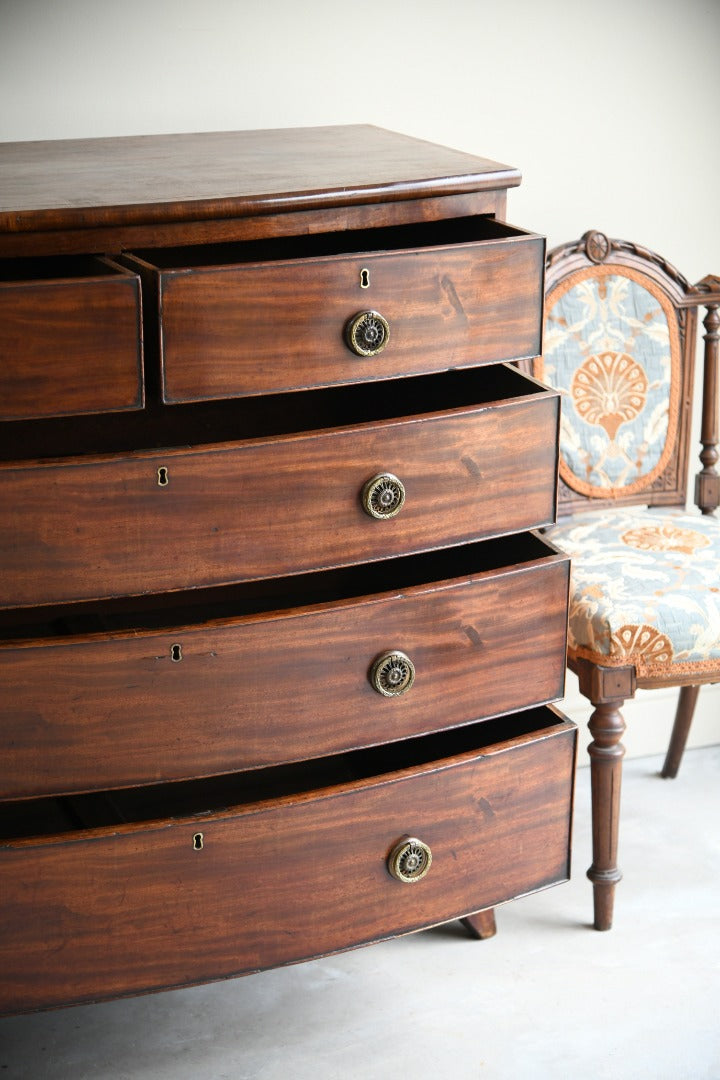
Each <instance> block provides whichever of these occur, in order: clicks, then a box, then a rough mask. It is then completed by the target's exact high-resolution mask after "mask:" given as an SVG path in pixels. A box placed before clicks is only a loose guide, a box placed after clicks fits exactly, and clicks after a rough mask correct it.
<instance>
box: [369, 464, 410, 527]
mask: <svg viewBox="0 0 720 1080" xmlns="http://www.w3.org/2000/svg"><path fill="white" fill-rule="evenodd" d="M362 504H363V510H364V511H365V513H366V514H369V515H370V517H374V518H379V519H382V518H391V517H395V515H396V514H399V513H400V511H401V510H402V508H403V506H404V505H405V488H404V486H403V483H402V481H401V480H398V478H397V476H393V474H392V473H378V475H377V476H373V478H372V479H371V480H368V482H367V483H366V484H365V487H364V488H363V490H362Z"/></svg>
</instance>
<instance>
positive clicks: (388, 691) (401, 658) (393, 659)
mask: <svg viewBox="0 0 720 1080" xmlns="http://www.w3.org/2000/svg"><path fill="white" fill-rule="evenodd" d="M370 682H371V683H372V688H373V690H377V692H378V694H382V695H383V697H398V696H399V695H400V694H406V693H407V691H408V690H409V689H410V687H411V686H412V684H413V683H414V682H415V665H414V664H413V662H412V660H411V659H410V657H409V656H406V655H405V653H404V652H397V651H395V652H387V653H383V654H382V656H378V658H377V660H376V661H375V662H374V664H373V666H372V668H371V669H370Z"/></svg>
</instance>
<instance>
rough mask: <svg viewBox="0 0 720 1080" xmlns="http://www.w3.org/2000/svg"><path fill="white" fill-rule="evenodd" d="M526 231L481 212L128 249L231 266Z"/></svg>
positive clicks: (161, 262) (148, 257)
mask: <svg viewBox="0 0 720 1080" xmlns="http://www.w3.org/2000/svg"><path fill="white" fill-rule="evenodd" d="M527 235H528V234H527V233H525V232H523V231H522V230H521V229H517V228H514V227H513V226H512V225H507V224H505V223H504V222H502V221H497V220H496V219H495V218H492V217H484V216H482V215H478V216H474V217H464V218H450V219H448V220H446V221H424V222H419V223H412V224H408V225H394V226H387V227H385V228H379V229H347V230H343V231H342V232H327V233H317V234H315V235H310V236H283V237H274V238H270V239H265V240H249V241H245V242H243V243H237V242H236V243H228V244H214V245H209V246H205V247H202V248H199V247H197V246H195V247H190V246H188V247H174V248H164V249H154V250H150V249H145V250H139V251H136V252H133V255H136V256H137V257H138V259H141V260H142V261H143V262H145V263H147V264H149V265H152V266H153V267H155V268H156V269H158V270H170V269H173V270H175V269H183V270H185V269H193V268H197V267H203V266H217V267H220V266H233V265H242V264H243V263H256V262H277V261H284V260H286V259H287V260H289V259H317V258H322V257H326V256H331V255H352V254H356V253H358V252H363V253H365V252H367V253H368V254H377V253H380V252H384V251H396V250H420V249H422V248H428V247H438V246H441V245H446V244H452V245H457V244H468V243H478V242H482V241H492V240H511V239H515V238H518V237H520V238H523V237H525V236H527Z"/></svg>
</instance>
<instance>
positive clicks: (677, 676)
mask: <svg viewBox="0 0 720 1080" xmlns="http://www.w3.org/2000/svg"><path fill="white" fill-rule="evenodd" d="M547 271H548V274H547V286H546V289H547V292H546V315H545V343H544V355H543V357H542V358H541V359H540V360H539V361H537V362H536V364H535V366H534V374H535V375H537V377H538V378H539V379H541V380H542V381H544V382H546V383H549V384H550V385H552V386H554V387H556V388H558V389H559V390H560V391H561V393H562V396H563V405H562V422H561V437H560V457H561V465H560V488H559V514H560V520H559V524H558V526H557V527H556V528H555V529H553V530H551V531H550V537H551V539H552V540H553V541H554V542H555V543H557V545H558V546H559V547H561V548H562V549H563V550H565V551H566V552H567V553H568V554H569V555H570V556H571V557H572V560H573V571H572V586H571V595H570V619H569V639H568V664H569V666H570V668H571V669H572V670H573V671H575V672H576V674H577V675H578V678H579V684H580V690H581V692H582V693H583V694H584V695H585V696H586V697H587V698H589V700H590V702H591V703H592V705H593V707H594V712H593V713H592V716H591V719H590V723H589V728H590V733H591V735H592V737H593V741H592V743H591V744H590V746H589V754H590V760H591V785H592V828H593V861H592V865H591V867H590V869H589V870H588V877H589V878H590V880H591V881H592V883H593V891H594V902H595V927H596V929H598V930H608V929H609V928H610V926H611V925H612V912H613V899H614V892H615V885H616V883H617V882H618V881H619V880H620V877H621V874H620V871H619V870H618V866H617V840H618V817H619V809H620V780H621V770H622V757H623V754H624V748H623V746H622V745H621V743H620V738H621V736H622V733H623V731H624V729H625V723H624V721H623V718H622V715H621V713H620V709H621V706H622V704H623V702H624V701H625V700H626V699H628V698H632V697H633V695H634V693H635V689H636V687H666V686H679V687H681V690H680V699H679V703H678V708H677V714H676V718H675V726H674V729H673V733H672V737H671V741H670V747H669V750H668V754H667V758H666V761H665V765H664V768H663V771H662V775H663V776H667V777H671V776H675V774H676V772H677V769H678V765H679V763H680V758H681V756H682V753H683V749H684V746H685V740H686V738H687V734H688V730H689V728H690V723H691V721H692V715H693V711H694V707H695V702H696V699H697V695H698V690H699V687H700V685H701V684H702V683H711V682H717V681H720V520H718V519H717V518H715V517H714V516H712V515H713V513H714V511H715V509H716V507H717V506H718V503H720V477H718V475H717V473H716V471H715V463H716V462H717V460H718V450H717V443H718V341H719V338H720V335H719V334H718V328H719V327H720V316H719V314H718V305H719V304H720V278H718V277H708V278H705V279H704V280H703V281H701V282H700V283H699V285H697V286H690V285H689V284H688V282H687V281H686V280H685V278H683V277H682V276H681V275H680V274H679V273H678V272H677V270H675V269H674V268H673V267H672V266H670V265H669V264H668V263H667V262H665V261H664V260H663V259H661V258H659V257H658V256H657V255H655V254H653V252H651V251H648V250H646V249H644V248H642V247H639V246H638V245H635V244H631V243H626V242H624V241H620V240H609V239H608V238H607V237H606V236H604V235H603V234H602V233H599V232H590V233H586V234H585V236H583V238H582V239H581V240H579V241H576V242H574V243H572V244H566V245H563V246H561V247H558V248H555V249H554V250H553V251H551V252H550V253H549V255H548V263H547ZM699 307H704V308H707V314H706V317H705V319H704V326H705V328H706V331H707V332H706V334H705V353H704V386H703V408H702V431H701V441H702V444H703V449H702V451H701V453H700V460H701V462H702V465H703V468H702V471H701V472H700V474H699V475H698V477H697V481H696V487H695V502H696V504H697V506H698V508H699V510H700V511H701V513H700V514H698V513H697V511H695V512H692V513H687V512H686V510H685V506H686V483H687V473H688V443H689V438H690V422H691V401H692V388H693V368H694V354H695V348H696V329H697V309H698V308H699Z"/></svg>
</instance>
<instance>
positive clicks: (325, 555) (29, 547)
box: [0, 365, 558, 607]
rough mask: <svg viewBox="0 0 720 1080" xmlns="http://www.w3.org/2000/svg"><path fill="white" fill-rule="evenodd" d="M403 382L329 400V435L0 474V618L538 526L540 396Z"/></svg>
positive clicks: (518, 383)
mask: <svg viewBox="0 0 720 1080" xmlns="http://www.w3.org/2000/svg"><path fill="white" fill-rule="evenodd" d="M410 382H414V380H402V381H401V382H400V383H399V384H394V383H390V384H386V385H387V386H389V387H390V388H391V392H390V393H388V394H387V395H385V394H379V393H377V392H376V388H375V387H357V388H352V391H347V395H348V397H351V398H352V399H353V402H354V406H355V413H356V416H357V417H358V419H359V420H363V421H364V422H360V423H356V424H348V425H347V426H344V427H337V428H336V427H332V426H327V427H326V426H324V425H323V427H321V428H319V429H315V430H312V431H305V432H302V433H299V434H297V435H290V434H287V435H279V436H274V437H270V438H256V439H248V440H244V441H242V442H234V443H225V444H213V445H208V446H204V447H200V448H195V449H176V450H167V451H150V452H137V453H132V454H109V455H103V456H98V457H89V458H78V459H72V460H69V459H64V460H63V459H61V460H55V461H47V462H35V463H30V464H22V465H17V464H12V465H7V466H0V502H2V505H3V506H4V507H6V508H7V509H6V513H5V519H4V522H3V529H2V531H0V572H1V575H2V576H1V578H0V580H1V584H0V607H13V606H23V605H33V604H51V603H60V602H67V601H73V600H86V599H93V598H99V597H110V596H122V595H138V594H141V593H151V592H166V591H167V592H169V591H173V590H178V589H189V588H199V587H202V586H211V585H223V584H228V583H231V582H238V581H247V580H253V579H258V578H265V577H274V576H284V575H288V574H297V573H303V572H306V571H312V570H319V569H326V568H329V567H333V566H342V565H352V564H358V563H362V562H368V561H370V562H374V561H377V560H380V559H385V558H392V557H394V556H398V555H404V554H411V553H415V552H421V551H427V550H431V549H434V548H438V547H449V546H451V545H454V544H459V543H464V542H468V541H472V540H477V539H480V538H487V537H491V536H497V535H502V534H509V533H514V532H521V531H524V530H526V529H532V528H539V527H541V526H543V525H547V524H549V523H551V522H552V521H554V517H555V494H556V469H557V446H556V431H557V421H558V396H557V394H556V393H555V392H554V391H550V390H547V389H546V388H545V387H543V386H542V385H541V384H539V383H537V382H535V381H534V380H532V379H529V378H527V377H525V376H522V375H521V374H520V373H519V372H517V371H515V370H514V369H512V368H510V367H506V366H504V365H503V366H499V367H497V368H492V369H489V368H484V369H483V368H481V369H479V370H476V371H473V372H464V373H451V374H449V375H447V376H436V377H428V378H427V379H423V380H419V381H418V382H419V386H416V387H414V388H413V387H411V386H409V385H408V384H409V383H410ZM355 391H366V392H365V393H360V394H356V393H355ZM326 393H328V392H326ZM310 396H313V395H310ZM321 399H322V395H321ZM358 402H360V405H358V404H357V403H358ZM395 410H397V411H396V412H395ZM437 410H440V411H437ZM339 415H340V416H342V417H343V418H345V419H346V418H347V411H346V409H345V408H343V409H341V411H340V413H339ZM378 417H383V419H378ZM387 417H390V418H389V419H388V418H387ZM332 420H333V416H332V413H329V414H323V416H322V421H323V422H324V424H327V425H331V424H332ZM387 477H390V479H389V480H388V481H387V483H386V481H385V480H383V479H378V478H387ZM398 481H399V484H400V485H402V489H403V490H404V493H405V494H404V502H403V501H402V500H401V498H400V494H399V493H400V491H401V488H400V487H399V486H398ZM386 498H388V499H389V500H390V502H389V504H388V503H387V502H384V501H383V500H386ZM401 507H402V508H401ZM373 508H374V510H375V512H377V513H378V514H379V515H380V516H379V518H378V517H373V516H371V511H372V510H373ZM394 510H399V512H398V513H395V514H394V515H392V516H391V513H386V511H390V512H392V511H394Z"/></svg>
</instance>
